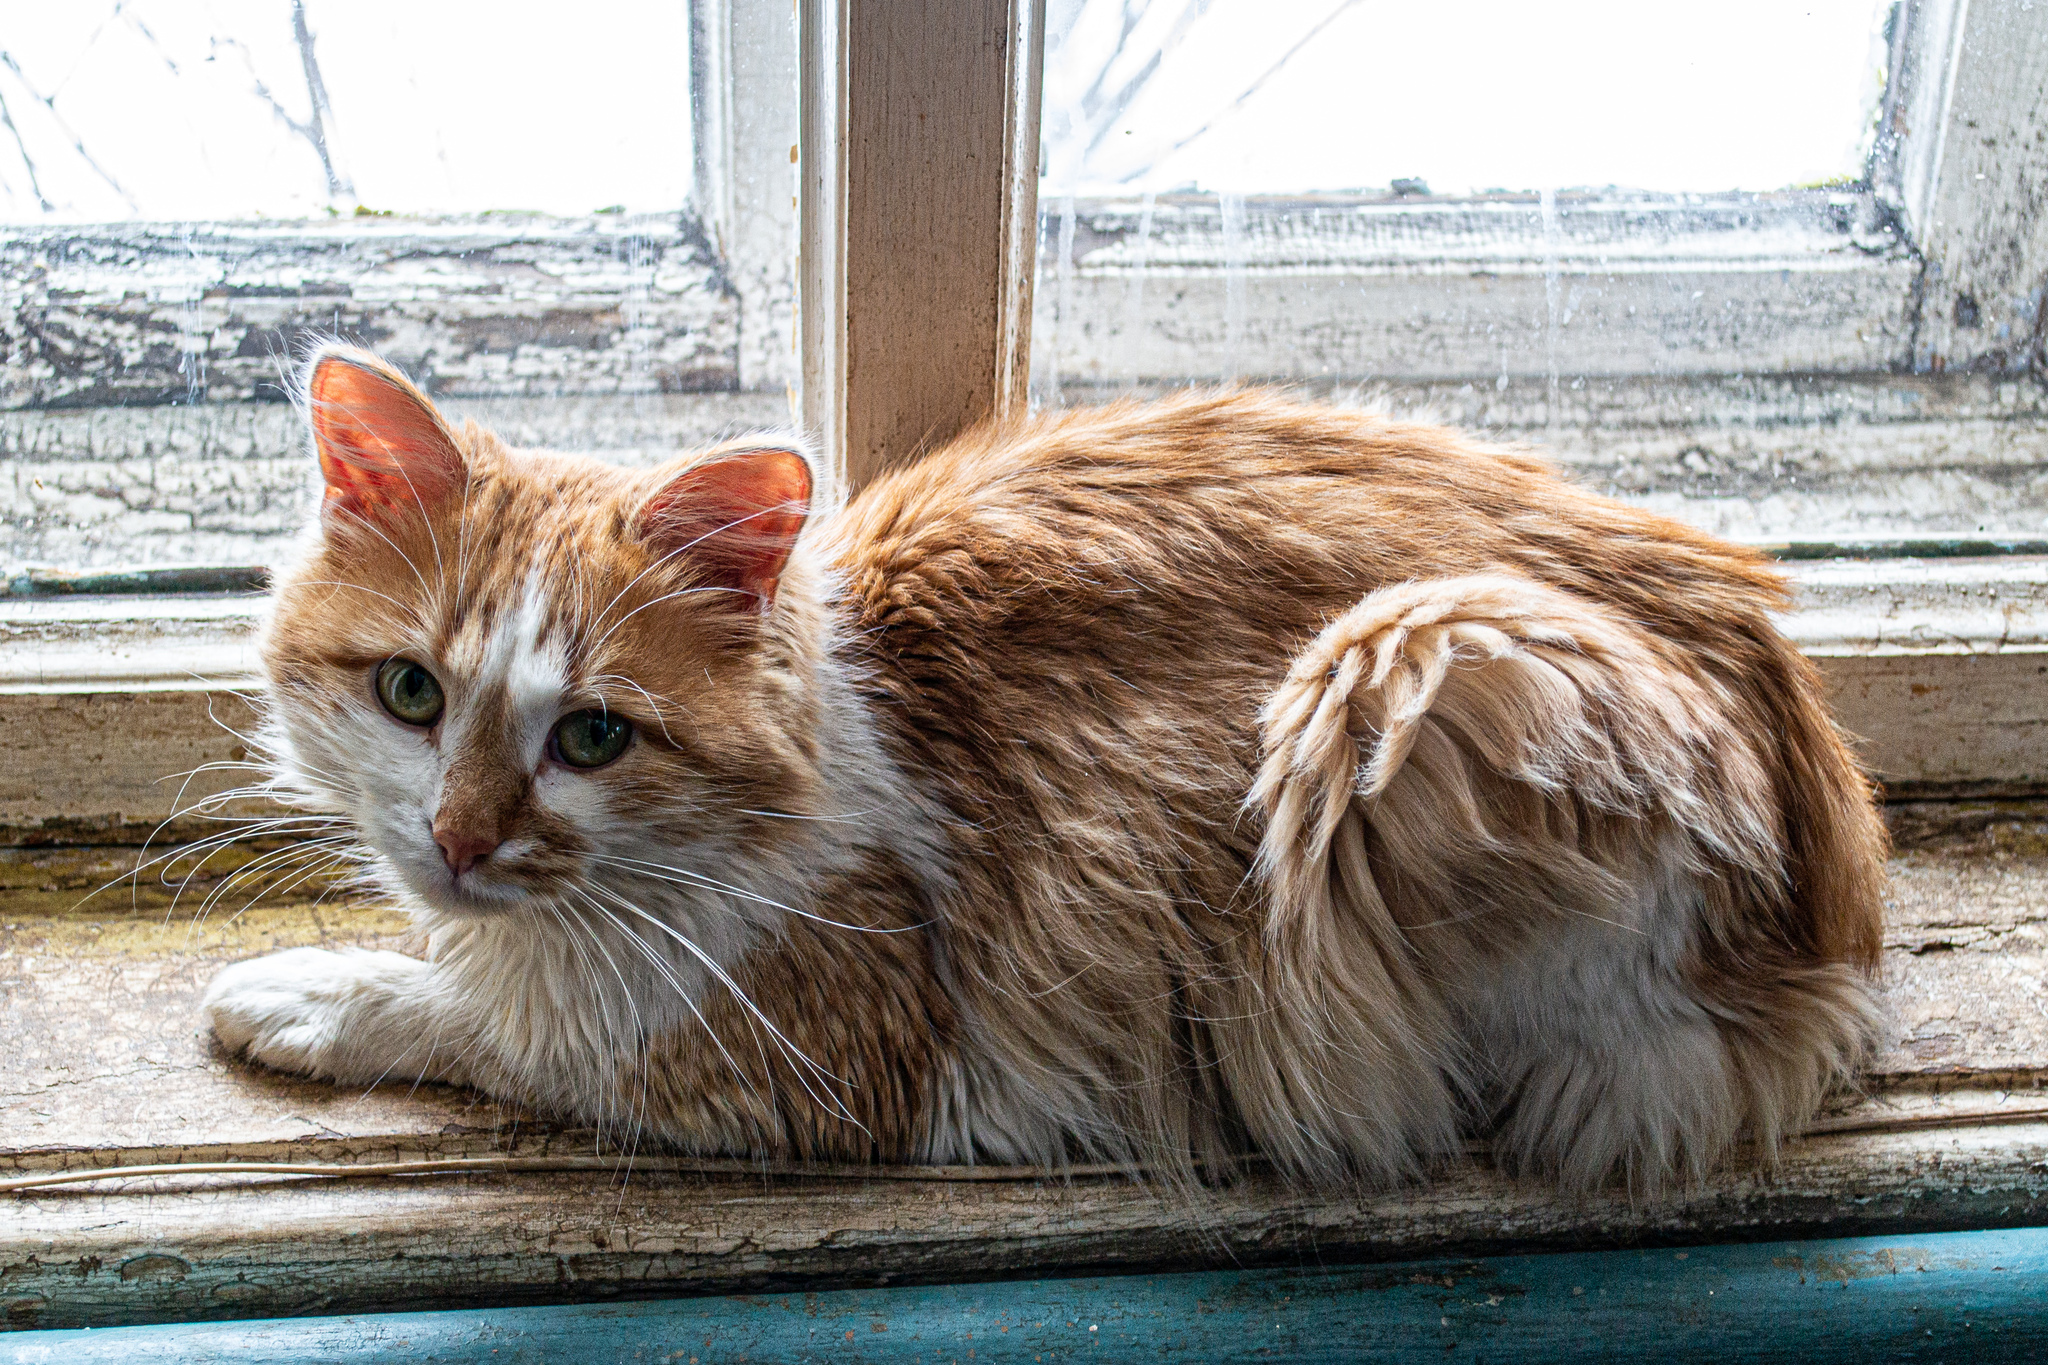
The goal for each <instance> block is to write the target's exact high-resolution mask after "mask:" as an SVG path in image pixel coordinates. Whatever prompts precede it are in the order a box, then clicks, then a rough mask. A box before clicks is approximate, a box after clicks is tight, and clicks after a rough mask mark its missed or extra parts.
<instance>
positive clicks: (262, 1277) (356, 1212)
mask: <svg viewBox="0 0 2048 1365" xmlns="http://www.w3.org/2000/svg"><path fill="white" fill-rule="evenodd" d="M1933 814H1934V812H1933V811H1932V810H1931V809H1930V808H1920V809H1919V810H1917V811H1916V812H1913V813H1912V816H1911V819H1909V820H1908V821H1907V822H1906V824H1907V825H1908V826H1909V827H1910V826H1911V825H1912V822H1913V821H1914V820H1917V821H1918V822H1919V823H1920V825H1921V826H1922V827H1923V830H1922V834H1921V836H1920V839H1921V841H1922V842H1928V840H1929V838H1930V836H1929V834H1928V832H1927V830H1926V829H1925V828H1924V827H1925V826H1927V825H1928V824H1929V823H1930V819H1931V816H1932V815H1933ZM1978 814H1980V815H1982V816H1983V818H1982V819H1981V820H1979V819H1970V818H1965V819H1963V820H1962V821H1960V822H1957V821H1954V820H1949V821H1945V822H1941V823H1940V825H1939V828H1937V829H1935V830H1934V831H1933V834H1932V836H1931V837H1932V842H1933V843H1934V844H1937V845H1941V846H1938V847H1928V848H1925V849H1922V850H1920V851H1915V852H1909V853H1908V854H1906V855H1905V856H1904V857H1902V858H1901V860H1900V861H1899V862H1898V863H1896V864H1895V865H1894V869H1893V883H1892V892H1891V896H1890V911H1889V926H1888V929H1887V935H1886V942H1887V965H1886V971H1887V974H1888V977H1889V978H1890V979H1891V981H1892V982H1893V996H1894V1000H1895V1002H1896V1008H1897V1009H1898V1012H1899V1016H1900V1029H1901V1036H1900V1042H1899V1045H1898V1046H1897V1047H1895V1048H1893V1049H1892V1050H1891V1051H1890V1052H1888V1053H1887V1054H1886V1055H1885V1057H1884V1058H1882V1059H1881V1060H1880V1062H1879V1063H1878V1065H1877V1067H1876V1068H1875V1071H1874V1073H1873V1077H1872V1082H1871V1084H1872V1086H1873V1093H1872V1095H1871V1096H1870V1097H1869V1098H1868V1099H1866V1100H1863V1101H1860V1102H1856V1101H1845V1103H1844V1104H1843V1105H1842V1106H1839V1107H1838V1108H1837V1109H1836V1111H1835V1112H1833V1113H1832V1114H1831V1115H1830V1116H1829V1117H1828V1118H1827V1119H1826V1120H1825V1121H1824V1124H1823V1125H1822V1126H1823V1127H1827V1128H1831V1129H1832V1130H1833V1131H1831V1132H1826V1133H1820V1134H1816V1135H1814V1136H1810V1137H1808V1138H1805V1139H1803V1140H1801V1141H1799V1142H1796V1143H1794V1144H1793V1145H1792V1146H1791V1147H1790V1148H1789V1149H1788V1151H1787V1152H1786V1153H1785V1155H1784V1157H1783V1160H1782V1161H1781V1163H1780V1164H1779V1165H1778V1166H1777V1167H1775V1168H1774V1169H1772V1170H1771V1171H1768V1172H1764V1173H1755V1172H1748V1171H1744V1170H1737V1171H1733V1172H1730V1173H1727V1174H1725V1175H1723V1176H1721V1177H1718V1178H1717V1179H1715V1180H1714V1181H1712V1182H1711V1183H1710V1184H1708V1185H1707V1186H1705V1187H1702V1188H1700V1189H1696V1190H1690V1191H1685V1192H1681V1193H1677V1194H1673V1195H1670V1196H1667V1197H1664V1198H1661V1199H1657V1200H1640V1199H1635V1200H1632V1199H1630V1198H1629V1197H1628V1196H1627V1195H1626V1194H1625V1193H1621V1192H1615V1193H1611V1194H1605V1195H1600V1196H1596V1197H1592V1198H1587V1199H1566V1198H1560V1197H1558V1196H1556V1195H1554V1194H1552V1193H1550V1192H1549V1191H1547V1190H1546V1189H1544V1188H1543V1187H1542V1186H1540V1185H1532V1184H1522V1183H1517V1182H1513V1181H1509V1180H1506V1179H1504V1178H1502V1177H1500V1176H1499V1175H1497V1174H1496V1173H1494V1172H1493V1171H1492V1170H1491V1169H1490V1168H1489V1167H1488V1166H1487V1165H1486V1164H1485V1163H1484V1160H1483V1156H1482V1157H1475V1158H1474V1159H1473V1160H1471V1161H1468V1162H1465V1163H1461V1164H1458V1165H1456V1166H1454V1167H1453V1168H1451V1169H1448V1170H1446V1171H1443V1172H1441V1173H1439V1175H1438V1176H1437V1177H1436V1178H1434V1179H1432V1180H1431V1181H1429V1182H1427V1183H1425V1184H1422V1185H1419V1186H1415V1187H1411V1188H1405V1189H1398V1190H1393V1191H1388V1192H1383V1193H1365V1194H1337V1195H1308V1194H1304V1193H1301V1192H1297V1191H1292V1190H1289V1189H1287V1188H1285V1187H1283V1186H1281V1185H1280V1184H1278V1183H1277V1182H1275V1181H1274V1180H1272V1179H1271V1178H1269V1177H1266V1176H1263V1175H1256V1174H1255V1175H1253V1176H1250V1177H1248V1178H1246V1179H1244V1180H1242V1181H1240V1182H1238V1183H1235V1184H1232V1185H1229V1186H1225V1187H1221V1188H1217V1189H1214V1190H1211V1191H1209V1192H1207V1193H1205V1194H1204V1195H1203V1196H1202V1197H1200V1198H1199V1199H1197V1200H1195V1201H1193V1202H1192V1203H1189V1202H1181V1201H1178V1200H1175V1199H1173V1198H1169V1197H1166V1196H1164V1195H1161V1194H1160V1193H1157V1192H1155V1191H1152V1190H1149V1189H1147V1188H1145V1187H1142V1186H1135V1185H1132V1184H1129V1183H1127V1182H1124V1181H1122V1180H1120V1179H1113V1178H1111V1179H1105V1178H1100V1177H1090V1178H1077V1179H1073V1180H1064V1179H1061V1178H1058V1177H1035V1178H1017V1179H1005V1180H995V1181H988V1180H982V1181H973V1182H963V1181H959V1180H952V1179H947V1178H945V1173H944V1172H943V1171H933V1172H931V1173H930V1175H929V1177H925V1178H920V1177H918V1176H917V1175H916V1174H915V1173H910V1172H895V1173H891V1174H890V1178H888V1179H872V1178H861V1177H848V1176H839V1177H829V1178H827V1177H816V1176H812V1177H806V1176H803V1175H801V1174H800V1173H790V1172H785V1173H781V1174H776V1175H770V1174H767V1173H762V1174H753V1175H749V1174H735V1173H727V1174H716V1173H695V1174H693V1173H688V1172H656V1171H648V1170H645V1169H642V1170H639V1171H637V1172H635V1173H634V1174H632V1175H631V1176H630V1177H629V1178H627V1179H624V1180H623V1181H622V1180H620V1179H618V1178H615V1177H612V1176H607V1175H603V1174H580V1175H579V1174H533V1173H525V1174H500V1175H482V1176H480V1175H460V1176H447V1177H437V1178H431V1179H408V1180H395V1181H394V1180H386V1181H368V1180H363V1181H353V1182H351V1181H327V1180H321V1181H312V1182H301V1181H293V1180H279V1179H262V1178H243V1179H236V1178H232V1177H200V1178H188V1179H185V1180H173V1181H158V1182H149V1183H147V1184H139V1185H131V1186H126V1187H124V1186H121V1185H118V1184H117V1185H115V1186H112V1187H109V1186H104V1185H100V1186H86V1187H76V1188H70V1187H58V1188H51V1189H45V1190H40V1191H32V1192H30V1193H28V1194H24V1195H16V1196H8V1197H7V1198H9V1199H10V1200H11V1201H12V1202H10V1203H9V1204H8V1206H7V1216H6V1217H5V1218H4V1219H0V1300H4V1301H5V1305H4V1306H5V1307H6V1309H7V1311H8V1313H9V1314H10V1315H11V1319H10V1320H11V1321H12V1322H14V1324H15V1325H18V1326H37V1325H40V1326H61V1325H67V1324H83V1323H87V1322H90V1323H93V1324H96V1325H104V1324H108V1323H114V1322H123V1321H140V1320H146V1319H157V1318H218V1317H231V1316H248V1315H260V1314H268V1313H285V1312H319V1311H341V1310H345V1309H350V1308H366V1307H376V1308H384V1309H389V1308H398V1307H424V1306H431V1305H434V1304H439V1303H448V1302H455V1301H466V1302H478V1301H501V1302H517V1301H522V1300H523V1301H536V1300H557V1301H559V1300H573V1299H580V1298H591V1297H604V1296H608V1295H615V1294H617V1293H619V1292H620V1291H621V1289H622V1288H625V1287H627V1286H630V1288H631V1292H633V1293H636V1294H648V1293H663V1292H673V1293H683V1292H703V1291H706V1290H718V1289H725V1290H753V1289H765V1288H773V1287H776V1286H796V1285H803V1286H810V1287H818V1286H823V1285H829V1284H833V1283H841V1284H844V1283H882V1282H888V1281H891V1280H897V1279H912V1280H934V1279H937V1280H959V1279H969V1278H976V1277H986V1276H991V1275H997V1274H1003V1275H1013V1274H1016V1273H1018V1272H1019V1271H1031V1270H1034V1269H1037V1270H1041V1271H1045V1272H1051V1271H1054V1270H1058V1271H1060V1272H1061V1273H1071V1272H1074V1271H1077V1270H1086V1269H1090V1268H1094V1269H1119V1270H1141V1269H1148V1268H1155V1267H1161V1266H1177V1267H1190V1268H1192V1267H1202V1266H1216V1265H1232V1264H1274V1263H1279V1264H1298V1263H1307V1264H1327V1263H1332V1262H1339V1261H1342V1260H1346V1259H1366V1260H1385V1259H1398V1258H1402V1257H1411V1256H1426V1255H1441V1254H1462V1253H1476V1252H1483V1251H1509V1250H1524V1251H1526V1250H1531V1249H1537V1248H1569V1247H1591V1246H1613V1245H1626V1244H1632V1243H1634V1244H1639V1243H1642V1242H1645V1241H1647V1242H1651V1243H1653V1244H1655V1243H1680V1244H1684V1243H1694V1242H1700V1241H1712V1240H1725V1239H1730V1238H1735V1239H1752V1238H1758V1237H1788V1236H1806V1235H1815V1234H1818V1233H1821V1232H1823V1231H1826V1232H1831V1233H1833V1234H1835V1235H1843V1234H1849V1233H1860V1232H1900V1231H1909V1230H1910V1231H1918V1232H1927V1231H1937V1230H1941V1229H1945V1228H1958V1227H1992V1226H2020V1225H2026V1224H2029V1223H2038V1222H2040V1221H2042V1220H2043V1219H2044V1218H2048V1117H2044V1114H2048V1092H2044V1091H2042V1090H2041V1089H2040V1085H2041V1082H2042V1081H2043V1080H2044V1078H2048V1028H2043V1027H2041V1026H2040V1021H2041V1019H2042V1018H2043V1017H2044V1013H2043V1011H2042V1009H2041V1008H2040V1003H2041V1002H2040V993H2041V989H2042V987H2041V981H2042V974H2043V967H2044V965H2048V954H2044V945H2048V935H2044V926H2048V857H2044V856H2042V855H2043V854H2048V822H2044V821H2043V820H2042V819H2041V816H2040V812H2039V811H2038V809H2020V810H2014V809H2010V808H2007V809H2003V810H2001V809H1999V808H1994V807H1984V808H1980V810H1979V811H1978ZM120 856H121V855H119V854H115V853H110V852H102V853H87V852H79V853H76V854H64V853H61V852H45V853H39V854H17V855H13V856H12V857H11V858H8V859H0V916H4V925H5V927H4V928H0V1000H4V1008H5V1009H6V1011H7V1014H6V1017H5V1025H4V1028H5V1034H6V1036H7V1037H8V1038H9V1039H10V1040H11V1045H10V1048H9V1049H8V1050H7V1051H5V1052H0V1170H7V1171H10V1172H14V1171H19V1172H31V1171H42V1170H53V1169H55V1170H65V1169H77V1168H82V1167H91V1166H103V1165H116V1164H118V1165H134V1164H143V1163H148V1162H158V1161H175V1160H180V1159H186V1160H221V1159H231V1158H234V1157H237V1156H240V1157H245V1158H250V1159H258V1160H273V1161H275V1160H285V1161H309V1160H310V1161H322V1162H364V1161H388V1160H401V1159H417V1158H420V1157H428V1158H432V1157H437V1156H438V1157H447V1156H463V1157H471V1156H476V1155H482V1154H489V1153H494V1152H496V1153H510V1154H518V1155H529V1156H532V1155H550V1154H576V1153H591V1152H596V1151H601V1150H611V1149H610V1148H608V1147H607V1146H605V1145H604V1144H603V1143H602V1142H601V1140H600V1138H599V1136H598V1135H596V1134H593V1133H589V1132H574V1131H562V1130H558V1129H555V1128H553V1127H552V1126H550V1125H548V1124H545V1123H539V1122H536V1121H534V1120H533V1119H532V1118H530V1117H527V1116H522V1115H519V1114H517V1113H516V1112H514V1111H511V1110H508V1109H505V1108H503V1107H501V1106H496V1105H493V1104H490V1103H488V1102H481V1101H478V1100H477V1099H476V1098H475V1097H473V1096H469V1095H466V1094H464V1093H461V1092H456V1091H451V1090H448V1089H446V1088H443V1087H432V1086H427V1087H417V1088H408V1087H403V1086H397V1085H391V1086H383V1087H377V1088H374V1089H372V1090H370V1091H369V1092H367V1093H365V1092H362V1091H358V1090H354V1089H338V1088H335V1087H329V1086H321V1085H316V1084H312V1083H309V1082H304V1081H299V1080H294V1079H290V1078H285V1077H280V1076H276V1075H273V1074H270V1073H265V1072H261V1071H258V1070H254V1069H251V1068H248V1067H246V1066H244V1065H241V1064H239V1063H235V1062H232V1061H229V1060H227V1059H225V1058H222V1057H220V1056H218V1055H217V1054H216V1053H215V1052H214V1051H213V1050H212V1049H211V1047H210V1045H209V1044H208V1042H207V1040H206V1039H205V1038H204V1037H203V1036H202V1035H201V1033H200V1032H199V1029H198V1023H197V1018H196V1013H195V1005H196V998H197V993H198V991H199V990H200V988H201V987H202V985H203V983H204V981H205V980H206V979H207V978H208V977H209V976H210V974H211V973H212V971H213V970H214V969H215V968H216V967H217V966H218V965H219V964H220V963H221V962H222V961H224V960H227V959H229V958H234V957H240V956H246V955H248V954H250V953H253V952H258V951H270V950H273V949H276V948H281V947H287V946H292V945H296V944H305V943H316V944H317V943H326V944H348V943H355V944H363V945H391V944H394V943H396V942H398V941H399V939H398V937H397V932H398V931H399V930H400V928H401V925H400V924H399V922H398V921H397V920H396V919H395V918H394V917H392V916H391V915H390V914H388V913H386V912H381V911H374V910H366V909H364V908H362V907H356V906H348V905H336V904H334V903H332V902H328V903H325V904H319V905H315V904H313V903H311V902H309V901H308V900H306V899H305V898H304V897H303V896H300V897H286V898H285V903H283V904H279V905H275V906H271V907H269V908H259V909H255V910H249V911H246V912H244V913H242V914H240V915H239V916H235V917H233V918H229V917H228V916H227V915H215V916H213V917H210V918H209V919H208V920H207V921H206V922H205V923H204V924H201V925H198V926H191V925H190V923H189V919H188V916H187V911H186V909H185V907H182V906H181V907H179V908H177V909H172V908H171V907H170V906H169V903H168V902H169V895H170V893H169V892H168V891H167V890H165V889H164V888H162V887H158V886H150V887H148V888H146V889H145V890H144V892H143V893H142V895H143V900H142V903H141V904H140V905H139V906H137V907H136V908H133V909H131V908H129V907H128V905H127V904H126V903H125V902H124V901H122V900H120V899H119V898H118V897H115V898H111V899H110V898H107V897H101V898H96V899H95V900H93V901H88V902H86V903H85V904H83V905H80V904H78V903H77V897H78V894H79V893H78V890H77V889H76V888H77V887H78V886H80V885H83V884H84V883H85V882H87V881H89V880H91V879H94V878H101V877H104V876H106V875H107V868H106V866H105V864H107V863H110V862H115V861H116V860H117V859H118V858H119V857H120ZM38 863H40V864H41V866H38V865H37V864H38ZM245 866H246V864H245ZM45 877H47V878H49V879H50V880H48V881H41V880H38V879H40V878H45ZM223 880H224V879H223V878H220V877H216V878H215V880H214V882H213V883H212V885H213V886H219V885H221V884H222V881H223ZM8 887H12V888H14V889H11V890H9V889H6V888H8ZM44 887H51V888H55V889H51V890H44V889H42V888H44ZM233 904H234V902H233V901H229V902H227V905H228V907H230V908H231V907H232V906H233ZM2030 1021H2031V1022H2030ZM613 1136H614V1137H617V1136H618V1135H613Z"/></svg>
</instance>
